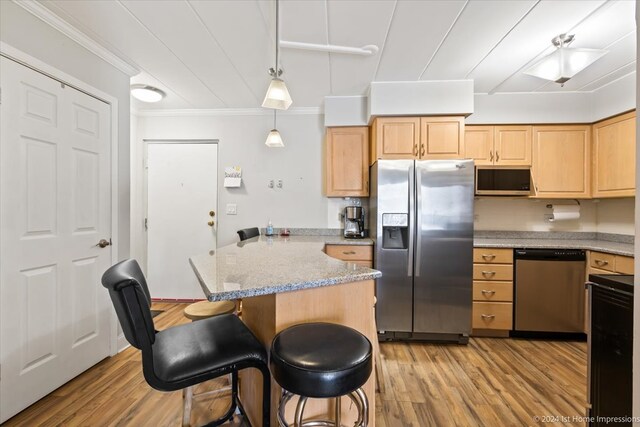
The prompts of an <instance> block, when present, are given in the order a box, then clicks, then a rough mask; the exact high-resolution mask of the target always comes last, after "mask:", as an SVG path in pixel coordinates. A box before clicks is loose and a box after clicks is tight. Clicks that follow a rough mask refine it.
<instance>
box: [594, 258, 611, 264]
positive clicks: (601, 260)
mask: <svg viewBox="0 0 640 427" xmlns="http://www.w3.org/2000/svg"><path fill="white" fill-rule="evenodd" d="M595 261H596V264H598V265H607V264H609V261H605V260H603V259H596V260H595Z"/></svg>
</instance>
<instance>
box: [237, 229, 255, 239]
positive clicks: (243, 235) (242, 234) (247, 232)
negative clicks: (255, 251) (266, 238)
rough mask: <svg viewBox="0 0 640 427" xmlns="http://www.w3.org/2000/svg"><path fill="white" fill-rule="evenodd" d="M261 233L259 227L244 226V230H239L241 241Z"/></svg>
mask: <svg viewBox="0 0 640 427" xmlns="http://www.w3.org/2000/svg"><path fill="white" fill-rule="evenodd" d="M259 235H260V230H258V227H253V228H244V229H242V230H238V236H240V241H241V242H242V241H243V240H247V239H250V238H252V237H256V236H259Z"/></svg>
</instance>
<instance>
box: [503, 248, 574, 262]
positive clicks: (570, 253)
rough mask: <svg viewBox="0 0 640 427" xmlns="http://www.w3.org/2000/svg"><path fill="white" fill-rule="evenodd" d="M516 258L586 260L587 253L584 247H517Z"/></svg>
mask: <svg viewBox="0 0 640 427" xmlns="http://www.w3.org/2000/svg"><path fill="white" fill-rule="evenodd" d="M515 258H516V259H517V260H518V259H532V260H548V261H584V260H585V259H586V253H585V251H583V250H582V249H525V248H517V249H515Z"/></svg>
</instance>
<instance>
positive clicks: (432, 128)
mask: <svg viewBox="0 0 640 427" xmlns="http://www.w3.org/2000/svg"><path fill="white" fill-rule="evenodd" d="M463 143H464V118H463V117H423V118H422V119H420V153H419V157H420V158H421V159H459V158H461V157H462V147H463Z"/></svg>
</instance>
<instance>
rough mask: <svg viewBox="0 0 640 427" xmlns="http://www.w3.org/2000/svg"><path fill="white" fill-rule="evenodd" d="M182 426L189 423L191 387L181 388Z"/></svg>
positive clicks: (191, 397)
mask: <svg viewBox="0 0 640 427" xmlns="http://www.w3.org/2000/svg"><path fill="white" fill-rule="evenodd" d="M182 402H183V409H182V427H189V426H190V425H191V406H192V404H193V387H187V388H183V389H182Z"/></svg>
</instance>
